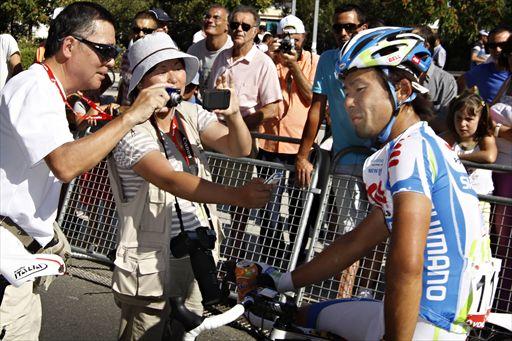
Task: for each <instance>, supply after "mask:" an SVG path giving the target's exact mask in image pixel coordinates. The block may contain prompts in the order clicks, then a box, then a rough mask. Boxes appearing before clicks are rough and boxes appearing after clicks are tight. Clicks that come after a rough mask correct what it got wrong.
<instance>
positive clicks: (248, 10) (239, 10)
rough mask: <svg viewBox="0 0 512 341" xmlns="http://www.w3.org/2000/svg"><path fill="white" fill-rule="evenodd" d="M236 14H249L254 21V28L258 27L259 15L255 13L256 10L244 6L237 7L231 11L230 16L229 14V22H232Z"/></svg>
mask: <svg viewBox="0 0 512 341" xmlns="http://www.w3.org/2000/svg"><path fill="white" fill-rule="evenodd" d="M237 13H251V14H252V16H253V17H254V21H255V23H254V26H256V27H259V26H260V15H259V14H258V11H256V9H255V8H254V7H251V6H244V5H240V6H237V7H236V8H235V9H234V10H233V12H231V14H229V21H232V20H233V17H234V16H235V14H237Z"/></svg>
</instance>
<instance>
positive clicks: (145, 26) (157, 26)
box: [117, 8, 171, 105]
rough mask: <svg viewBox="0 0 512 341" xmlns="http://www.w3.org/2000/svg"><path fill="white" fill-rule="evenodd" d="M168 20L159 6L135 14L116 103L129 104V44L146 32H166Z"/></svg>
mask: <svg viewBox="0 0 512 341" xmlns="http://www.w3.org/2000/svg"><path fill="white" fill-rule="evenodd" d="M170 21H171V18H170V17H169V15H168V14H167V13H166V12H165V11H164V10H162V9H159V8H151V9H149V10H144V11H140V12H138V13H137V14H135V17H134V18H133V22H132V38H131V40H130V43H129V44H128V48H127V49H126V51H125V52H124V54H123V58H122V60H121V79H120V80H119V87H118V88H119V90H118V93H117V103H119V104H121V105H130V100H129V98H128V85H129V84H130V79H131V77H132V73H131V71H130V61H129V60H128V50H129V49H130V47H131V45H132V44H133V43H134V42H136V41H137V40H139V39H140V38H142V37H144V36H145V35H146V34H151V33H153V32H156V31H158V32H165V33H168V31H169V29H168V27H167V23H169V22H170Z"/></svg>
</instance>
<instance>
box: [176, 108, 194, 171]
mask: <svg viewBox="0 0 512 341" xmlns="http://www.w3.org/2000/svg"><path fill="white" fill-rule="evenodd" d="M176 116H177V113H175V114H174V117H173V118H172V121H171V139H172V142H174V144H175V145H176V148H178V150H179V152H180V153H181V155H183V158H184V159H185V162H186V163H187V166H190V159H192V158H193V155H192V152H191V151H190V150H189V148H190V143H189V142H188V139H187V138H186V137H185V136H183V134H182V133H181V131H180V129H179V126H178V120H177V118H176ZM178 137H179V138H180V140H181V142H182V143H181V144H180V143H179V141H178Z"/></svg>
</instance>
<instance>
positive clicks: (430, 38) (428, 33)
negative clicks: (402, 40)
mask: <svg viewBox="0 0 512 341" xmlns="http://www.w3.org/2000/svg"><path fill="white" fill-rule="evenodd" d="M412 33H415V34H417V35H419V36H420V37H422V38H423V39H425V41H426V42H427V43H428V45H429V47H428V50H429V51H430V53H431V54H433V53H434V47H435V46H436V35H435V34H434V31H432V29H431V28H430V27H428V26H427V25H418V26H415V27H414V29H413V30H412Z"/></svg>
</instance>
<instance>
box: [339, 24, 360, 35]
mask: <svg viewBox="0 0 512 341" xmlns="http://www.w3.org/2000/svg"><path fill="white" fill-rule="evenodd" d="M361 26H363V24H334V25H332V30H333V31H334V32H341V31H342V30H345V31H346V32H347V33H349V34H351V33H354V32H355V31H357V29H358V28H359V27H361Z"/></svg>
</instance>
